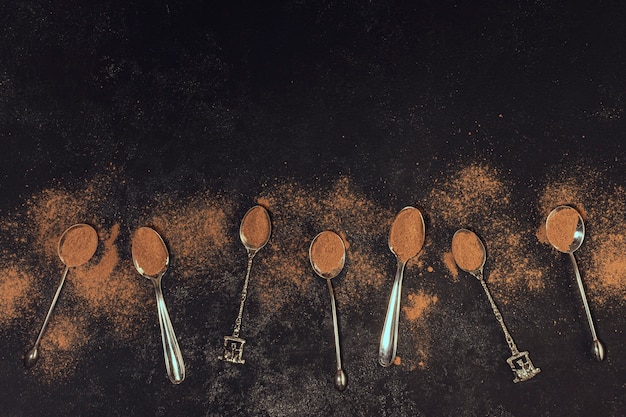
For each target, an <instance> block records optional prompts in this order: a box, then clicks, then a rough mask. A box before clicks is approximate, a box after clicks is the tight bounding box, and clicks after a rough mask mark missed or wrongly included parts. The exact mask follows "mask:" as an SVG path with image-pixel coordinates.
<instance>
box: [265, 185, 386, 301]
mask: <svg viewBox="0 0 626 417" xmlns="http://www.w3.org/2000/svg"><path fill="white" fill-rule="evenodd" d="M257 202H258V203H259V204H262V205H263V206H265V207H267V208H268V209H269V210H271V212H272V221H273V223H274V224H273V226H274V227H273V237H272V239H271V240H270V242H269V243H268V245H267V248H266V249H264V250H263V253H262V254H260V255H259V256H260V259H259V264H260V265H259V268H258V269H257V272H256V277H257V282H258V283H256V285H257V287H256V288H258V296H259V299H260V301H261V303H262V306H263V307H264V308H265V309H266V310H268V311H277V310H278V309H280V308H282V307H283V306H285V305H295V304H296V303H297V302H298V301H299V300H300V299H301V298H300V297H301V296H302V295H301V294H303V293H305V292H306V291H307V289H308V287H309V285H310V284H311V282H313V280H315V279H319V278H316V275H315V273H314V272H313V271H312V270H311V266H310V264H309V262H308V249H309V245H310V242H311V240H312V239H313V237H314V236H315V234H316V233H317V231H318V230H325V229H328V230H334V231H336V232H337V233H338V234H339V235H340V236H345V237H346V239H344V244H345V245H346V248H349V249H348V254H347V262H348V265H347V266H346V270H345V275H342V276H341V277H342V278H341V280H340V281H339V282H338V283H337V285H336V294H335V295H336V297H337V303H338V304H339V305H341V306H342V307H343V308H352V309H358V307H359V305H360V303H361V301H362V300H363V299H364V298H365V297H372V296H376V294H377V291H378V290H379V289H380V288H381V287H382V286H383V284H384V283H389V286H391V284H390V283H391V282H392V281H393V272H389V271H388V268H387V267H386V262H381V259H380V257H379V255H377V254H380V253H382V252H383V251H384V250H385V248H386V238H387V234H388V231H389V227H390V224H391V220H392V219H393V214H392V212H391V211H390V210H387V209H384V208H382V207H380V206H379V205H377V204H376V203H375V202H374V201H372V200H371V199H370V198H368V197H366V196H365V195H364V194H363V193H362V192H361V191H359V190H357V188H356V187H355V186H354V185H353V184H352V182H351V180H350V179H348V178H345V177H344V178H340V179H339V180H337V181H336V182H335V183H334V184H333V185H332V187H331V188H330V189H319V188H311V187H305V186H303V185H301V184H298V183H296V182H277V183H276V184H273V185H269V186H267V187H266V189H265V190H264V191H263V193H262V194H261V195H260V196H259V198H258V199H257Z"/></svg>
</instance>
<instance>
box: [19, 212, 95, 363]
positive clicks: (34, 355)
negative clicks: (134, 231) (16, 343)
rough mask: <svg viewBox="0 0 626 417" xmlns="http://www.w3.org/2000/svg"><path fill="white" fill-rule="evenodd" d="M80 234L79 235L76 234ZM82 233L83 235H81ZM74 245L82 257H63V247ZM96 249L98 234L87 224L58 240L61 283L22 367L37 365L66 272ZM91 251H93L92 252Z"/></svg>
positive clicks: (66, 255)
mask: <svg viewBox="0 0 626 417" xmlns="http://www.w3.org/2000/svg"><path fill="white" fill-rule="evenodd" d="M79 232H80V235H79V234H78V233H79ZM83 233H84V234H83ZM76 245H81V246H82V248H86V249H88V250H86V251H85V252H82V253H80V255H84V256H76V254H75V253H65V256H64V251H63V248H64V247H66V248H67V247H70V246H71V247H72V248H75V247H76ZM97 248H98V233H96V231H95V230H94V228H93V227H91V226H89V225H88V224H84V223H79V224H75V225H73V226H71V227H69V228H68V229H66V230H65V232H63V234H62V235H61V238H60V239H59V244H58V246H57V254H58V255H59V258H60V259H61V262H63V264H64V265H65V269H64V270H63V274H62V275H61V282H60V283H59V286H58V287H57V290H56V292H55V293H54V297H53V298H52V303H51V304H50V308H49V309H48V313H47V314H46V318H45V320H44V322H43V325H42V326H41V330H39V335H38V336H37V340H36V341H35V345H34V346H33V348H32V349H31V350H29V351H28V353H26V356H25V357H24V366H25V367H26V368H27V369H28V368H32V367H33V366H35V364H36V363H37V360H38V359H39V343H40V342H41V337H42V336H43V332H44V330H45V329H46V327H47V326H48V321H49V320H50V316H51V315H52V310H53V309H54V306H55V305H56V303H57V300H58V299H59V294H61V288H63V284H64V283H65V277H67V272H68V271H69V269H70V268H71V267H75V266H79V265H82V264H84V263H86V262H87V261H89V260H90V259H91V258H92V257H93V254H94V253H95V252H96V249H97ZM92 249H93V250H92ZM65 258H67V259H65Z"/></svg>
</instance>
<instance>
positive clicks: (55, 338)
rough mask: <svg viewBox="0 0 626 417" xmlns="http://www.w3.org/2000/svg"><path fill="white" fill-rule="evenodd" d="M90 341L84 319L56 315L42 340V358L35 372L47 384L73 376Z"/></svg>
mask: <svg viewBox="0 0 626 417" xmlns="http://www.w3.org/2000/svg"><path fill="white" fill-rule="evenodd" d="M88 340H89V336H88V331H87V330H86V323H85V320H84V319H81V318H78V316H73V317H70V316H67V315H66V314H63V313H62V314H57V315H55V316H54V317H53V318H52V319H51V320H50V325H49V328H48V329H47V330H46V331H45V332H44V335H43V337H42V338H41V347H40V356H41V358H40V360H39V363H38V365H37V367H36V368H35V370H39V375H41V376H43V378H44V381H45V382H47V383H52V382H53V381H55V380H59V379H62V378H65V377H67V376H69V375H71V374H73V372H74V371H75V370H76V366H77V365H78V361H79V359H80V358H81V357H82V355H81V348H82V347H83V346H84V345H85V344H86V343H87V342H88Z"/></svg>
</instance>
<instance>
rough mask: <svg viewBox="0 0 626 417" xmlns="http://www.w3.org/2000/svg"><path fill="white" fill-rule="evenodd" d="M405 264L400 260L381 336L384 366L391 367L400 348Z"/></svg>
mask: <svg viewBox="0 0 626 417" xmlns="http://www.w3.org/2000/svg"><path fill="white" fill-rule="evenodd" d="M404 266H405V263H404V262H402V261H400V260H399V259H398V269H397V270H396V279H395V280H394V282H393V287H392V288H391V296H390V297H389V305H388V306H387V314H386V315H385V323H384V324H383V331H382V334H381V335H380V345H379V348H378V363H380V364H381V365H382V366H385V367H387V366H389V365H391V364H392V363H393V360H394V359H395V357H396V351H397V347H398V321H399V319H400V298H401V296H402V278H403V276H404Z"/></svg>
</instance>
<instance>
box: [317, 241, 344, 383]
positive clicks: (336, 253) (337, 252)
mask: <svg viewBox="0 0 626 417" xmlns="http://www.w3.org/2000/svg"><path fill="white" fill-rule="evenodd" d="M309 260H310V262H311V267H313V271H315V273H316V274H317V275H319V276H320V277H321V278H324V279H325V280H326V283H327V285H328V292H329V294H330V306H331V310H332V316H333V330H334V335H335V355H336V358H337V371H336V372H335V378H334V380H335V387H336V388H337V389H338V390H339V391H343V390H345V389H346V387H347V385H348V379H347V377H346V373H345V372H344V371H343V369H342V367H341V348H340V344H339V325H338V323H337V307H336V306H335V292H334V290H333V285H332V283H331V280H332V279H333V278H335V277H336V276H337V275H339V273H340V272H341V270H342V269H343V267H344V265H345V262H346V247H345V245H344V243H343V239H342V238H341V237H340V236H339V235H338V234H336V233H335V232H332V231H330V230H326V231H324V232H322V233H320V234H318V235H317V236H315V238H313V241H312V242H311V246H309Z"/></svg>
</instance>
